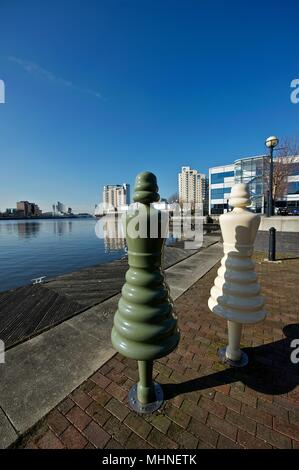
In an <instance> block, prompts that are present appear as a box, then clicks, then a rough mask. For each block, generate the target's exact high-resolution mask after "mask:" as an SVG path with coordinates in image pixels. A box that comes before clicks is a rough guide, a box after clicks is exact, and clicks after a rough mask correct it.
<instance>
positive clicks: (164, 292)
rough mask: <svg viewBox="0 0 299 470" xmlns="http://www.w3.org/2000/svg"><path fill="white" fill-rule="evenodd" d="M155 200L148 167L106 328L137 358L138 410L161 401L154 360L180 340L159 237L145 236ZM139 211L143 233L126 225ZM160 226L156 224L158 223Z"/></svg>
mask: <svg viewBox="0 0 299 470" xmlns="http://www.w3.org/2000/svg"><path fill="white" fill-rule="evenodd" d="M158 200H159V194H158V186H157V180H156V177H155V175H154V174H153V173H150V172H143V173H140V174H139V175H137V177H136V183H135V193H134V201H135V202H137V203H139V204H138V208H137V212H134V213H131V214H127V215H126V221H125V224H126V241H127V246H128V263H129V270H128V271H127V273H126V283H125V284H124V286H123V288H122V296H121V298H120V300H119V303H118V309H117V311H116V313H115V316H114V325H113V329H112V333H111V341H112V345H113V347H114V348H115V349H116V350H117V351H118V352H119V353H120V354H123V355H124V356H125V357H128V358H131V359H136V360H137V361H138V371H139V382H138V384H137V385H133V387H132V388H131V390H130V391H129V397H128V400H129V405H130V407H131V408H132V409H133V410H134V411H137V412H138V413H151V412H153V411H155V410H157V409H158V408H159V407H160V406H161V404H162V403H163V390H162V388H161V386H160V385H159V384H157V383H154V382H153V378H152V372H153V361H154V360H155V359H158V358H160V357H163V356H166V355H168V354H169V353H170V352H171V351H173V350H174V349H175V348H176V346H177V345H178V342H179V331H178V328H177V319H176V317H175V316H174V313H173V306H172V302H171V300H170V297H169V290H168V287H167V285H166V283H165V281H164V276H163V273H162V270H161V256H162V249H163V245H164V238H163V237H162V236H161V233H160V232H161V230H158V234H157V235H158V236H157V238H150V237H149V236H148V235H149V226H150V222H151V221H157V220H159V221H160V224H161V220H160V219H161V218H160V217H159V214H160V211H158V210H157V209H155V208H154V207H152V206H151V203H153V202H156V201H158ZM136 215H137V216H138V224H139V225H138V226H139V228H140V226H143V227H144V224H145V225H146V231H145V234H144V233H143V234H142V235H140V234H139V235H138V236H137V237H133V236H132V234H131V233H130V231H129V230H128V229H129V227H130V226H132V223H133V222H134V221H133V219H134V217H136ZM160 229H161V227H160Z"/></svg>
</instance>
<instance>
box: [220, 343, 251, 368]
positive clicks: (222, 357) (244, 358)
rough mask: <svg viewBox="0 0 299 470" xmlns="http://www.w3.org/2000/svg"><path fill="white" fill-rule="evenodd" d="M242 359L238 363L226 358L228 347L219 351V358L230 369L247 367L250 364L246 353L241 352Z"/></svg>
mask: <svg viewBox="0 0 299 470" xmlns="http://www.w3.org/2000/svg"><path fill="white" fill-rule="evenodd" d="M241 353H242V354H241V357H240V359H239V360H238V361H233V360H232V359H229V358H228V357H226V346H224V347H223V348H220V349H218V357H219V359H220V361H221V362H224V364H227V365H229V366H230V367H245V366H247V364H248V356H247V354H246V353H245V352H244V351H241Z"/></svg>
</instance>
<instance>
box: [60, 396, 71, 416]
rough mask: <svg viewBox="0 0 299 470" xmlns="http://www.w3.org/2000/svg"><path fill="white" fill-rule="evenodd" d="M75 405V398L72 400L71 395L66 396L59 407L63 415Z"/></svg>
mask: <svg viewBox="0 0 299 470" xmlns="http://www.w3.org/2000/svg"><path fill="white" fill-rule="evenodd" d="M73 406H75V403H74V402H73V400H71V399H70V398H69V397H68V398H65V399H64V400H63V401H62V402H61V403H60V404H59V405H58V407H57V408H58V409H59V411H60V412H61V413H62V414H63V415H66V414H67V413H68V412H69V411H70V409H71V408H72V407H73Z"/></svg>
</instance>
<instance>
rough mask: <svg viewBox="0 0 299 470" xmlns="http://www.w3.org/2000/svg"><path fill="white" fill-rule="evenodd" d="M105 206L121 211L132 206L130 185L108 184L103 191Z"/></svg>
mask: <svg viewBox="0 0 299 470" xmlns="http://www.w3.org/2000/svg"><path fill="white" fill-rule="evenodd" d="M103 204H104V205H105V206H107V208H110V209H111V208H114V210H119V209H121V208H122V207H124V206H128V205H129V204H130V185H129V184H126V183H124V184H108V185H106V186H104V189H103Z"/></svg>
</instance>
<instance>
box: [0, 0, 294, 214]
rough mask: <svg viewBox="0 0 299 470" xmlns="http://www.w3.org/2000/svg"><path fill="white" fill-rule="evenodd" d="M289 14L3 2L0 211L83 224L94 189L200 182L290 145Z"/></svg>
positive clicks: (138, 1) (164, 0) (224, 5)
mask: <svg viewBox="0 0 299 470" xmlns="http://www.w3.org/2000/svg"><path fill="white" fill-rule="evenodd" d="M298 15H299V5H298V1H297V0H285V1H273V0H272V1H271V2H270V1H253V0H251V1H247V0H243V1H242V2H237V1H230V0H227V1H213V2H207V1H203V0H181V1H178V0H159V1H158V0H126V1H122V0H86V1H83V0H80V1H79V0H59V1H58V0H51V1H50V0H44V1H43V2H40V1H36V0H26V2H24V1H22V0H0V17H1V30H0V79H2V80H4V82H5V85H6V103H5V104H0V171H1V173H0V209H1V210H3V209H5V208H6V207H14V206H15V202H16V201H17V200H20V199H29V200H32V201H35V202H37V203H39V204H40V206H41V207H42V209H44V210H47V209H50V206H51V204H52V203H54V202H56V201H57V200H61V201H63V202H65V203H66V204H68V205H71V206H72V207H73V208H74V209H76V210H92V208H93V207H94V204H95V203H97V202H99V200H100V192H101V189H102V186H103V185H104V184H109V183H110V184H113V183H122V182H128V183H131V184H133V183H134V178H135V175H136V174H137V173H138V172H140V171H143V170H150V171H153V172H154V173H156V174H157V176H158V182H159V186H160V194H161V196H163V197H167V196H169V195H170V194H172V193H173V192H175V191H176V189H177V173H178V171H179V169H180V167H181V166H182V165H191V166H193V167H195V168H197V169H198V170H200V171H202V172H207V170H208V168H209V167H210V166H216V165H220V164H222V163H223V164H224V163H230V162H231V161H233V160H234V159H235V158H237V157H240V156H249V155H256V154H259V153H262V152H263V151H264V145H263V143H264V140H265V138H266V137H267V136H268V135H272V134H277V135H278V136H299V104H297V105H294V104H292V103H291V101H290V93H291V89H290V82H291V81H292V80H293V79H294V78H299V40H298Z"/></svg>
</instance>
